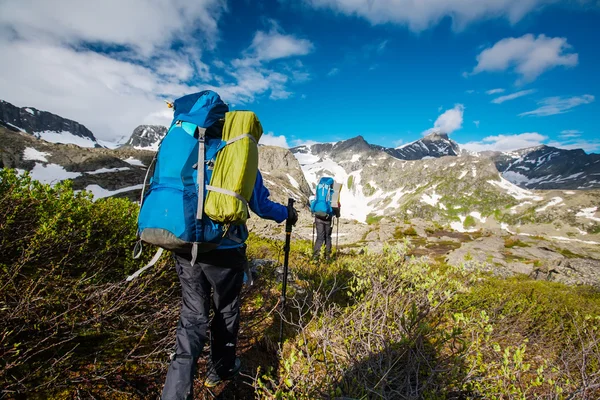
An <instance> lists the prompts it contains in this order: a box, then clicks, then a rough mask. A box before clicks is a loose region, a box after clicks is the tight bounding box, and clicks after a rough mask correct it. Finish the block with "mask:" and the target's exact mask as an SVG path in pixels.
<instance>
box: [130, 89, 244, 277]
mask: <svg viewBox="0 0 600 400" xmlns="http://www.w3.org/2000/svg"><path fill="white" fill-rule="evenodd" d="M172 107H173V108H174V118H173V121H172V123H171V127H170V128H169V130H168V131H167V134H166V135H165V137H164V138H163V140H162V142H161V143H160V146H159V149H158V153H157V154H156V156H155V158H154V160H153V161H152V163H154V162H156V167H155V169H154V173H153V176H152V178H151V180H150V185H149V188H148V190H147V191H146V192H145V186H146V180H144V188H143V189H142V199H141V209H140V213H139V217H138V237H139V239H140V241H138V243H137V244H136V249H135V250H134V258H138V257H139V256H140V254H141V250H142V246H141V242H142V241H143V242H146V243H150V244H153V245H156V246H158V247H160V248H159V250H158V251H157V253H156V254H155V256H154V257H153V259H152V260H151V261H150V263H148V264H147V265H146V266H145V267H144V268H142V269H140V270H139V271H137V272H136V273H135V274H133V275H131V276H129V277H128V278H127V280H128V281H130V280H132V279H134V278H135V277H137V276H139V275H140V274H141V273H142V272H143V271H144V270H146V269H147V268H150V267H151V266H153V265H154V264H155V263H156V262H157V261H158V259H159V258H160V256H161V254H162V251H163V249H166V250H171V251H175V252H189V253H190V254H191V255H192V265H193V263H194V262H195V259H196V257H197V253H199V252H200V253H201V252H206V251H210V250H213V249H215V248H217V247H218V246H219V244H220V243H221V241H222V240H223V238H224V237H228V238H231V239H234V238H236V237H237V239H236V241H240V242H242V241H244V240H245V237H244V234H245V235H246V236H247V230H246V229H243V228H245V227H242V226H233V225H232V226H229V225H227V226H225V225H224V224H222V223H218V222H215V221H213V220H212V219H210V218H209V217H208V216H207V215H206V214H205V213H204V212H203V204H204V200H205V198H206V194H207V190H206V186H207V185H208V184H209V182H210V179H211V176H212V171H213V167H214V165H215V159H216V156H217V154H218V152H219V151H220V150H221V149H222V148H224V145H226V144H225V143H223V141H222V140H221V129H222V125H221V124H222V120H223V119H224V118H225V114H226V113H227V112H228V110H229V107H228V106H227V105H226V104H225V103H224V102H223V101H222V100H221V98H220V97H219V95H218V94H217V93H215V92H213V91H210V90H206V91H203V92H199V93H194V94H190V95H187V96H184V97H181V98H179V99H177V100H175V101H174V102H173V105H172ZM215 127H216V128H215ZM151 167H152V164H151V165H150V166H149V167H148V173H149V172H150V169H151ZM147 177H148V174H147V175H146V179H147ZM198 179H200V180H201V182H198ZM144 192H145V193H144ZM233 231H236V232H233ZM237 231H242V232H237Z"/></svg>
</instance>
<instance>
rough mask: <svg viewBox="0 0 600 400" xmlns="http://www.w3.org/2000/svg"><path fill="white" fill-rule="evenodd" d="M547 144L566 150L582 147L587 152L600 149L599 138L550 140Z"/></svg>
mask: <svg viewBox="0 0 600 400" xmlns="http://www.w3.org/2000/svg"><path fill="white" fill-rule="evenodd" d="M548 146H553V147H559V148H561V149H566V150H574V149H582V150H584V151H586V152H588V153H593V152H598V151H600V140H584V139H580V140H567V141H565V142H559V141H552V142H549V143H548Z"/></svg>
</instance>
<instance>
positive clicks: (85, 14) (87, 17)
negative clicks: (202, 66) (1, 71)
mask: <svg viewBox="0 0 600 400" xmlns="http://www.w3.org/2000/svg"><path fill="white" fill-rule="evenodd" d="M226 8H227V6H226V2H225V1H224V0H194V1H188V0H128V1H126V2H123V1H121V0H102V1H97V2H94V3H93V4H91V3H90V2H87V1H79V0H52V1H46V0H5V1H2V2H1V3H0V31H1V30H4V31H5V32H13V33H14V34H15V36H17V37H20V38H24V39H26V40H35V41H38V40H39V39H41V38H43V39H44V40H45V41H49V42H54V43H57V42H58V43H65V44H70V45H79V44H81V43H86V42H87V43H96V44H100V45H102V44H110V45H121V46H125V47H127V48H128V49H129V50H132V51H134V52H135V53H138V52H139V53H142V54H144V55H146V56H148V55H150V54H152V53H153V52H155V51H156V50H157V49H162V48H166V47H168V46H169V45H170V43H171V41H172V40H173V39H177V40H181V41H182V42H194V43H197V42H198V41H199V40H200V41H201V42H203V44H204V45H205V46H208V47H213V46H214V45H215V43H216V41H217V40H218V29H217V24H218V20H219V18H220V16H221V14H222V13H223V12H224V11H225V10H226ZM107 21H110V23H108V22H107ZM190 26H194V27H196V28H197V31H195V30H193V29H190ZM198 31H201V32H202V33H203V34H199V33H198Z"/></svg>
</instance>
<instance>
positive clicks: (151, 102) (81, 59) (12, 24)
mask: <svg viewBox="0 0 600 400" xmlns="http://www.w3.org/2000/svg"><path fill="white" fill-rule="evenodd" d="M226 11H227V10H226V2H225V0H195V1H187V0H131V1H127V2H125V3H123V2H119V1H116V0H106V1H101V2H98V3H97V4H95V5H94V6H93V7H92V6H90V5H89V4H88V3H87V2H81V1H76V0H56V1H52V2H47V1H43V0H5V1H1V2H0V54H2V63H0V93H2V97H3V99H4V100H7V101H9V102H12V103H14V104H15V105H18V106H33V107H36V108H38V109H41V110H47V111H50V112H53V113H56V114H59V115H61V116H63V117H66V118H69V119H73V120H76V121H78V122H81V123H82V124H84V125H86V126H87V127H88V128H89V129H90V130H92V132H93V133H94V135H95V136H96V137H97V138H98V139H99V140H102V141H105V142H111V141H115V140H118V139H120V138H122V137H123V136H129V135H130V134H131V132H132V131H133V129H134V128H135V127H136V126H137V125H139V124H143V123H146V124H150V123H151V124H162V125H168V124H169V123H170V121H171V118H172V111H171V110H168V109H167V108H166V107H165V105H164V102H163V99H171V100H172V99H174V98H177V97H179V96H181V95H184V94H188V93H192V92H195V91H199V90H204V89H213V90H215V91H217V92H218V93H219V94H220V95H221V96H222V97H223V99H224V100H226V101H228V102H230V103H231V104H235V103H238V104H240V103H241V104H243V103H250V102H252V101H254V100H255V98H256V97H257V96H261V95H265V94H266V95H269V97H270V98H271V99H285V98H288V97H290V96H291V95H292V93H291V91H290V90H288V89H287V85H289V84H290V83H291V82H294V83H297V82H303V81H306V80H307V79H309V77H310V75H309V74H308V72H307V71H306V69H305V68H304V67H303V66H302V65H301V63H300V64H298V63H293V64H291V65H290V66H286V65H278V67H279V68H278V70H275V69H274V68H266V67H264V66H263V65H262V64H261V63H262V59H265V60H266V59H271V60H272V59H274V58H276V57H287V56H291V55H292V54H301V53H303V50H301V49H300V48H299V47H294V46H292V47H291V48H290V47H289V46H287V44H289V43H292V44H294V42H293V40H291V39H292V37H291V36H290V35H285V34H283V33H281V32H280V30H277V31H275V30H272V31H271V32H270V33H268V34H266V33H264V32H262V33H261V34H257V35H256V36H255V37H254V41H253V42H252V43H251V44H249V45H250V47H249V50H247V51H246V52H245V53H244V54H245V55H248V54H251V55H252V56H253V57H258V58H260V59H261V60H259V61H258V62H257V64H256V63H255V64H254V65H247V66H244V65H240V66H233V65H230V64H226V63H225V62H223V61H222V60H216V61H215V62H213V64H212V65H213V67H214V68H216V69H218V70H219V73H223V75H216V74H214V73H212V72H211V71H210V68H209V66H208V65H207V64H205V63H204V62H203V61H202V53H203V51H205V50H206V49H212V48H213V47H214V46H215V44H216V43H217V42H218V41H219V40H220V38H219V30H218V22H219V18H220V16H221V15H222V13H224V12H226ZM106 21H111V23H110V24H107V23H106ZM190 26H193V27H196V28H194V29H190ZM115 27H117V28H115ZM273 29H275V28H273ZM278 29H279V28H278ZM175 42H176V43H177V44H178V47H177V48H178V50H173V49H172V44H173V43H175ZM180 44H183V46H181V45H180ZM297 44H298V45H299V46H300V47H302V46H303V45H306V42H304V41H302V40H300V41H298V42H297ZM265 62H266V61H265ZM290 77H293V80H290ZM211 81H213V82H214V84H212V85H211V84H207V83H208V82H211Z"/></svg>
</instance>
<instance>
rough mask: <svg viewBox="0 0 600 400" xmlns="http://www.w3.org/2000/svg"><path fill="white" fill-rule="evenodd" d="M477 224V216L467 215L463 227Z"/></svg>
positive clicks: (467, 227) (466, 227)
mask: <svg viewBox="0 0 600 400" xmlns="http://www.w3.org/2000/svg"><path fill="white" fill-rule="evenodd" d="M476 225H477V222H475V218H473V216H472V215H467V217H466V218H465V220H464V222H463V228H465V229H469V228H472V227H474V226H476Z"/></svg>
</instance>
